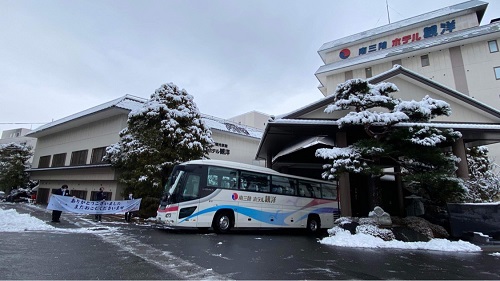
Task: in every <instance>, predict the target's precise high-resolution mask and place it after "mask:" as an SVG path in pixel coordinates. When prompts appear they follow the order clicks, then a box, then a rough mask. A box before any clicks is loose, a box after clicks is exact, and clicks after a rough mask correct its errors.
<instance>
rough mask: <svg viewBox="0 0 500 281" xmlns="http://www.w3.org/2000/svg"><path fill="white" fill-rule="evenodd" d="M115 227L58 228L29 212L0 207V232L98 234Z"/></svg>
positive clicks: (112, 229)
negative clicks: (22, 212) (21, 212)
mask: <svg viewBox="0 0 500 281" xmlns="http://www.w3.org/2000/svg"><path fill="white" fill-rule="evenodd" d="M115 229H116V228H112V227H102V226H100V227H95V228H57V227H54V226H52V225H49V224H46V223H45V222H44V221H42V220H40V219H37V218H35V217H32V216H30V215H29V214H19V213H18V212H17V211H16V210H14V209H9V210H4V209H1V208H0V232H24V231H50V232H59V233H95V234H97V233H105V232H110V231H114V230H115Z"/></svg>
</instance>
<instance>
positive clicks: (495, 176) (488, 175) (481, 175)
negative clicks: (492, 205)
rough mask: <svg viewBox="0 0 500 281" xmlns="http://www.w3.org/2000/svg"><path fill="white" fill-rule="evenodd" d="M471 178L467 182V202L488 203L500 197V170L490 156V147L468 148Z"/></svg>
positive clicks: (465, 197)
mask: <svg viewBox="0 0 500 281" xmlns="http://www.w3.org/2000/svg"><path fill="white" fill-rule="evenodd" d="M467 164H468V166H469V179H468V180H467V181H466V182H465V187H466V192H465V196H464V201H465V202H471V203H488V202H495V201H497V200H499V199H500V198H499V197H500V171H499V170H498V168H497V169H495V167H494V166H493V165H494V163H493V162H492V161H491V160H490V159H489V158H488V148H487V147H486V146H478V147H472V148H467Z"/></svg>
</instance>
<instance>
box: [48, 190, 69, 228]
mask: <svg viewBox="0 0 500 281" xmlns="http://www.w3.org/2000/svg"><path fill="white" fill-rule="evenodd" d="M53 194H55V195H62V196H70V195H69V190H68V186H67V185H65V184H63V185H62V186H61V188H60V189H55V190H54V191H53ZM61 214H62V211H58V210H52V222H61V221H60V218H61Z"/></svg>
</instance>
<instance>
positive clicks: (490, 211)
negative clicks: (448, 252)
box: [448, 203, 500, 240]
mask: <svg viewBox="0 0 500 281" xmlns="http://www.w3.org/2000/svg"><path fill="white" fill-rule="evenodd" d="M448 213H449V215H450V228H451V233H450V234H451V236H453V237H455V238H461V237H464V236H469V235H470V234H471V233H472V232H482V233H483V234H487V235H489V236H492V237H493V238H494V239H497V240H498V239H500V203H478V204H472V203H470V204H469V203H464V204H458V203H449V204H448Z"/></svg>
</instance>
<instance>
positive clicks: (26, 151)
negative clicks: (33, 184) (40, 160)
mask: <svg viewBox="0 0 500 281" xmlns="http://www.w3.org/2000/svg"><path fill="white" fill-rule="evenodd" d="M31 156H32V148H31V147H30V146H26V145H21V144H16V143H8V144H1V145H0V190H3V191H9V190H10V189H12V188H15V187H22V186H26V185H27V184H28V182H29V174H28V173H27V172H26V169H27V168H28V167H29V163H28V161H29V159H30V158H31Z"/></svg>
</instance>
